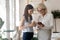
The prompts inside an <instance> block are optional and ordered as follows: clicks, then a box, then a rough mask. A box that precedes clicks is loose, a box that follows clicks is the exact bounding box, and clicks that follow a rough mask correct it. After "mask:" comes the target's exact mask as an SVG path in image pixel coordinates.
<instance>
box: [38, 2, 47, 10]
mask: <svg viewBox="0 0 60 40" xmlns="http://www.w3.org/2000/svg"><path fill="white" fill-rule="evenodd" d="M39 7H42V8H43V9H46V6H45V4H43V3H40V4H38V6H37V8H39Z"/></svg>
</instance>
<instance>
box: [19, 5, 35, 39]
mask: <svg viewBox="0 0 60 40" xmlns="http://www.w3.org/2000/svg"><path fill="white" fill-rule="evenodd" d="M33 10H34V8H33V6H32V5H31V4H28V5H26V7H25V10H24V15H23V17H22V19H21V25H20V30H22V31H23V40H31V39H32V38H33V26H34V25H35V24H34V22H33V21H32V13H33Z"/></svg>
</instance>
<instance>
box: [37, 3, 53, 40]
mask: <svg viewBox="0 0 60 40" xmlns="http://www.w3.org/2000/svg"><path fill="white" fill-rule="evenodd" d="M37 11H38V13H39V14H40V16H39V19H38V28H39V30H38V34H37V36H38V40H51V29H52V28H53V15H52V14H51V13H49V12H47V8H46V6H45V5H44V4H42V3H40V4H39V5H38V8H37Z"/></svg>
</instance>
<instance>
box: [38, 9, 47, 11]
mask: <svg viewBox="0 0 60 40" xmlns="http://www.w3.org/2000/svg"><path fill="white" fill-rule="evenodd" d="M45 10H46V9H40V10H38V11H45Z"/></svg>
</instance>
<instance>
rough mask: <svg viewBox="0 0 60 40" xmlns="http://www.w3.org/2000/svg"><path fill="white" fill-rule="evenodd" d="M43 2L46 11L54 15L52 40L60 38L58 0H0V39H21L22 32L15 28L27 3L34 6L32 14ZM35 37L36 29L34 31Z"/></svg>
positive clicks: (59, 0) (59, 7)
mask: <svg viewBox="0 0 60 40" xmlns="http://www.w3.org/2000/svg"><path fill="white" fill-rule="evenodd" d="M41 2H42V3H44V4H45V5H46V6H47V8H48V11H49V12H51V13H53V15H54V14H55V15H54V28H53V30H52V37H51V39H52V40H60V5H59V4H60V0H0V18H1V20H2V21H1V22H0V23H2V22H4V23H2V24H3V25H2V24H1V25H2V26H0V27H1V28H0V40H21V39H22V33H21V32H19V30H18V29H17V28H18V27H19V22H20V20H21V17H22V15H23V13H24V8H25V6H26V5H27V4H32V5H33V6H34V9H35V10H34V15H37V14H36V7H37V5H38V4H39V3H41ZM34 33H35V35H34V37H36V33H37V32H36V31H34Z"/></svg>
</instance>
